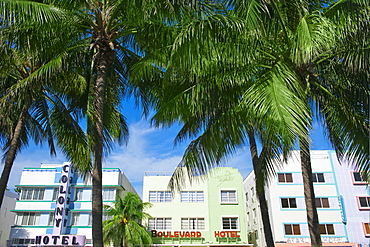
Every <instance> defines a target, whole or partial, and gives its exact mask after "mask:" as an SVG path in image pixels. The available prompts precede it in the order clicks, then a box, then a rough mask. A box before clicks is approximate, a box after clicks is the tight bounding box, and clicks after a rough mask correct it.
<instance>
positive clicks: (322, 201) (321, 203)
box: [315, 198, 330, 208]
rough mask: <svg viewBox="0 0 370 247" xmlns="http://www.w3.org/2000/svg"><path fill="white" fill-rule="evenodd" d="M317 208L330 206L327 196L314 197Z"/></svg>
mask: <svg viewBox="0 0 370 247" xmlns="http://www.w3.org/2000/svg"><path fill="white" fill-rule="evenodd" d="M315 200H316V207H317V208H330V206H329V199H328V198H315Z"/></svg>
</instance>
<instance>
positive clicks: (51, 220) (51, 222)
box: [48, 212, 55, 226]
mask: <svg viewBox="0 0 370 247" xmlns="http://www.w3.org/2000/svg"><path fill="white" fill-rule="evenodd" d="M54 217H55V212H52V213H49V222H48V226H52V225H53V224H54Z"/></svg>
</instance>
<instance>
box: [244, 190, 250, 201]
mask: <svg viewBox="0 0 370 247" xmlns="http://www.w3.org/2000/svg"><path fill="white" fill-rule="evenodd" d="M245 200H246V201H248V200H249V198H248V192H247V193H245Z"/></svg>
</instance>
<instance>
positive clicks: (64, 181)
mask: <svg viewBox="0 0 370 247" xmlns="http://www.w3.org/2000/svg"><path fill="white" fill-rule="evenodd" d="M72 179H73V167H72V166H71V165H64V166H63V167H62V176H61V177H60V185H59V194H58V198H57V206H56V208H55V214H54V228H53V234H59V235H61V234H65V233H66V230H65V229H66V227H67V220H68V219H67V216H68V212H69V207H68V206H69V203H70V201H71V187H70V184H71V183H72Z"/></svg>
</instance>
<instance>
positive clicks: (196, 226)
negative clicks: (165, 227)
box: [181, 218, 204, 230]
mask: <svg viewBox="0 0 370 247" xmlns="http://www.w3.org/2000/svg"><path fill="white" fill-rule="evenodd" d="M181 229H182V230H202V229H204V218H181Z"/></svg>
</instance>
